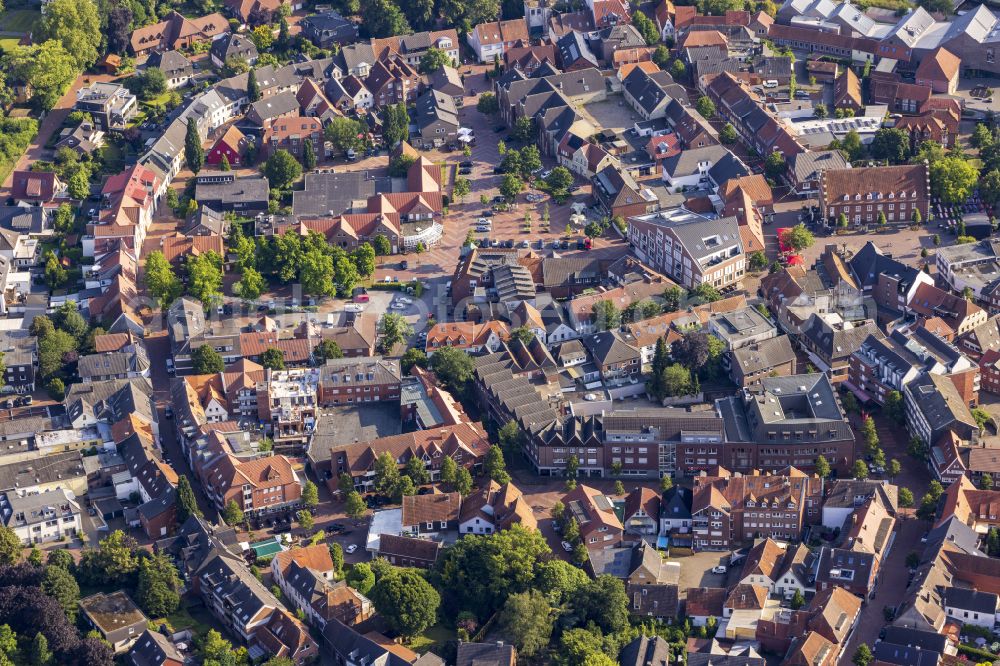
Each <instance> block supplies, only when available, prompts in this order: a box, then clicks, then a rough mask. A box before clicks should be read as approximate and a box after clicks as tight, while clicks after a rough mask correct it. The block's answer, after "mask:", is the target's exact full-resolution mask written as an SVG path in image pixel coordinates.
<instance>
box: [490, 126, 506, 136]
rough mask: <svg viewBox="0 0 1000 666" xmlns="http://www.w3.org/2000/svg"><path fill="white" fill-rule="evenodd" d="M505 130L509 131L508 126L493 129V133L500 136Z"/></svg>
mask: <svg viewBox="0 0 1000 666" xmlns="http://www.w3.org/2000/svg"><path fill="white" fill-rule="evenodd" d="M505 129H507V126H506V125H497V126H496V127H494V128H493V131H494V132H496V133H497V134H499V133H500V132H503V131H504V130H505Z"/></svg>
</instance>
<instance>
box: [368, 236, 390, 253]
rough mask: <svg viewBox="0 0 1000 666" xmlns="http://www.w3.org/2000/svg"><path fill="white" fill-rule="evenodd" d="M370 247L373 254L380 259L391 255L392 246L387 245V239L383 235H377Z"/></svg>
mask: <svg viewBox="0 0 1000 666" xmlns="http://www.w3.org/2000/svg"><path fill="white" fill-rule="evenodd" d="M372 247H373V248H374V250H375V254H377V255H378V256H380V257H384V256H386V255H388V254H392V245H391V244H390V243H389V239H388V238H386V237H385V235H384V234H378V235H377V236H375V239H374V240H373V241H372Z"/></svg>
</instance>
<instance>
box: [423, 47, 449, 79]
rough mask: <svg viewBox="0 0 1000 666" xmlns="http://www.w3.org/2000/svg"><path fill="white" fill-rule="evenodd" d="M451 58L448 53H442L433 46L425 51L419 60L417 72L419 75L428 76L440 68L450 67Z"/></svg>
mask: <svg viewBox="0 0 1000 666" xmlns="http://www.w3.org/2000/svg"><path fill="white" fill-rule="evenodd" d="M453 64H454V63H452V61H451V58H450V57H449V56H448V53H447V52H445V51H442V50H441V49H439V48H436V47H434V46H432V47H430V48H429V49H427V51H426V52H425V53H424V55H423V56H422V57H421V58H420V66H419V67H418V71H419V72H420V73H421V74H430V73H431V72H436V71H438V70H439V69H441V68H442V67H452V66H453Z"/></svg>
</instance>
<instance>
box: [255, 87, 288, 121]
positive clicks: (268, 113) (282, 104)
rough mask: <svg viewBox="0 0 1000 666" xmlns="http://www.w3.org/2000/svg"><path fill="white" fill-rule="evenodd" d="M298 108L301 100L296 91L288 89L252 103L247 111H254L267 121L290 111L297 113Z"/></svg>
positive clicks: (262, 119)
mask: <svg viewBox="0 0 1000 666" xmlns="http://www.w3.org/2000/svg"><path fill="white" fill-rule="evenodd" d="M298 110H299V100H298V99H296V97H295V93H294V92H292V91H288V92H283V93H280V94H278V95H272V96H270V97H265V98H263V99H259V100H257V101H256V102H254V103H253V104H251V105H250V108H249V109H248V110H247V113H248V114H250V113H253V114H255V115H256V117H257V118H259V119H260V120H261V121H265V120H270V119H272V118H277V117H279V116H283V115H287V114H290V113H296V112H298Z"/></svg>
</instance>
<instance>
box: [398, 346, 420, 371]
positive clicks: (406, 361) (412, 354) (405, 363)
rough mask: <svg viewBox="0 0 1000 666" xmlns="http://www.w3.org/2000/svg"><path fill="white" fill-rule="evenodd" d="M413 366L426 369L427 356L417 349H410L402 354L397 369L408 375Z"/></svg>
mask: <svg viewBox="0 0 1000 666" xmlns="http://www.w3.org/2000/svg"><path fill="white" fill-rule="evenodd" d="M415 365H417V366H420V367H421V368H426V367H427V354H426V353H424V350H423V349H420V348H419V347H410V348H409V349H407V350H406V353H404V354H403V357H402V358H400V359H399V367H400V369H401V370H402V371H403V372H405V373H407V374H409V372H410V370H412V369H413V366H415Z"/></svg>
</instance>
